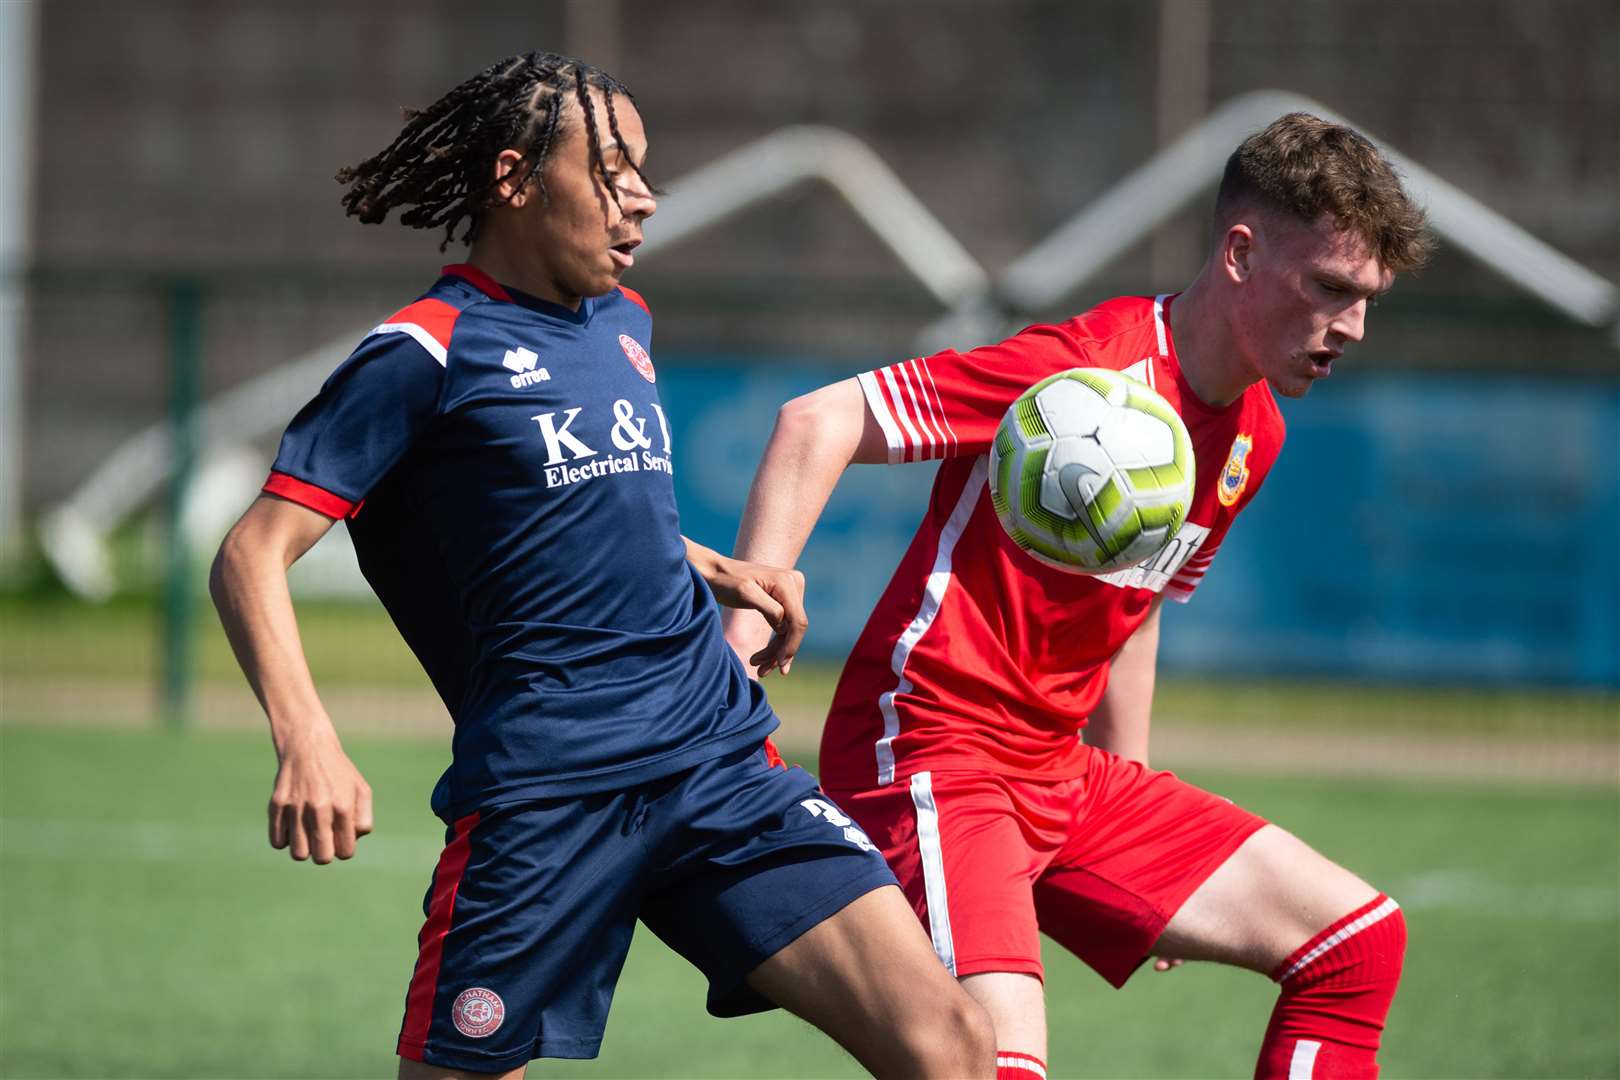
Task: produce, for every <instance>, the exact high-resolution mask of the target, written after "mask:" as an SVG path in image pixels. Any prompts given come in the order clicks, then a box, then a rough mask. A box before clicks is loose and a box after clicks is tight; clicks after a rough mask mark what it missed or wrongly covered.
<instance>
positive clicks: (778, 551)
mask: <svg viewBox="0 0 1620 1080" xmlns="http://www.w3.org/2000/svg"><path fill="white" fill-rule="evenodd" d="M888 460H889V450H888V442H887V440H886V439H885V437H884V434H883V429H882V428H881V427H879V426H878V422H877V420H876V418H874V417H873V416H872V414H871V412H870V411H869V410H868V408H867V404H866V395H865V394H863V393H862V392H861V386H860V383H859V382H858V381H856V380H855V379H845V380H843V381H842V382H836V383H832V384H831V385H828V386H824V387H822V388H821V389H820V390H816V391H814V392H812V393H809V394H805V395H804V396H803V397H797V398H794V399H793V400H792V401H790V402H788V403H787V404H786V405H783V406H782V407H781V408H780V409H778V410H777V413H776V427H775V428H774V429H773V430H772V431H771V438H770V441H769V442H768V443H767V444H766V445H765V454H764V456H763V457H762V458H761V459H760V463H759V468H758V470H756V471H755V473H754V482H753V484H752V485H751V486H750V487H749V489H748V502H747V505H746V506H745V507H744V508H743V516H742V525H741V527H740V528H739V529H738V531H737V547H736V551H735V553H736V556H737V558H739V559H744V560H747V561H749V562H754V563H764V564H766V565H769V566H792V565H794V563H796V562H797V561H798V559H799V554H800V552H802V551H803V550H804V544H805V541H806V540H808V539H809V538H810V533H811V531H812V530H813V529H814V528H815V526H816V521H817V520H819V519H820V517H821V511H822V509H823V508H824V507H825V506H826V505H827V499H828V498H829V497H830V496H831V495H832V492H833V488H835V487H836V486H837V485H838V478H839V477H840V476H842V475H843V473H844V470H845V469H846V468H848V467H849V466H850V465H851V464H854V463H863V464H882V463H886V462H887V461H888ZM726 614H727V619H726V639H727V640H728V641H730V642H731V647H732V648H733V649H735V650H736V651H737V654H738V655H739V656H742V657H750V656H752V655H754V654H755V653H756V652H757V651H758V650H759V649H760V648H762V647H764V645H765V644H766V642H767V640H768V639H769V637H770V627H769V625H768V624H767V623H766V622H765V620H764V618H762V617H761V616H759V615H757V614H754V613H752V612H749V611H730V612H727V613H726Z"/></svg>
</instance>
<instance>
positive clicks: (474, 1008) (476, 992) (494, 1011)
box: [450, 986, 506, 1039]
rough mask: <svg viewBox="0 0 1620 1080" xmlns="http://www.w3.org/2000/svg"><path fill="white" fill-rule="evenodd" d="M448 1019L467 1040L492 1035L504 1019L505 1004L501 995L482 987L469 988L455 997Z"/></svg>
mask: <svg viewBox="0 0 1620 1080" xmlns="http://www.w3.org/2000/svg"><path fill="white" fill-rule="evenodd" d="M450 1019H451V1020H452V1021H453V1022H454V1023H455V1025H456V1030H457V1031H459V1032H461V1033H462V1034H463V1035H465V1036H467V1038H469V1039H482V1038H483V1037H484V1036H486V1035H493V1034H495V1031H496V1029H497V1028H499V1027H500V1026H501V1021H502V1020H505V1019H506V1003H505V1002H504V1001H502V1000H501V995H499V994H497V993H496V992H495V991H493V990H486V989H484V988H483V987H482V986H473V987H469V988H468V989H466V990H463V991H462V992H461V993H459V994H457V995H456V1001H455V1004H454V1005H451V1006H450Z"/></svg>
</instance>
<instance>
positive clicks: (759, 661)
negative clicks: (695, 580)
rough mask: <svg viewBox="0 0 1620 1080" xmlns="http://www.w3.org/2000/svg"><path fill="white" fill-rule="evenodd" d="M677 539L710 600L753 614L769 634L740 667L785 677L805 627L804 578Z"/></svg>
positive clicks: (762, 673)
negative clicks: (776, 672)
mask: <svg viewBox="0 0 1620 1080" xmlns="http://www.w3.org/2000/svg"><path fill="white" fill-rule="evenodd" d="M681 539H682V540H683V541H684V542H685V543H686V561H687V562H689V563H691V564H692V566H693V567H694V568H695V569H696V570H697V572H698V574H699V575H700V576H701V577H702V578H703V580H704V581H705V582H707V583H708V586H709V591H710V592H712V593H714V598H715V600H716V601H717V602H718V603H720V604H722V605H724V606H725V607H727V608H730V609H732V610H733V611H738V610H741V611H749V612H754V613H757V614H758V616H759V617H760V618H761V619H763V620H764V621H765V623H766V624H767V625H768V626H769V627H770V628H771V630H772V631H773V633H772V635H771V637H770V641H769V643H768V644H766V645H765V646H764V647H762V648H760V649H758V650H756V651H754V652H753V653H752V654H751V655H748V656H746V657H743V660H744V661H745V663H746V664H747V665H749V666H751V667H754V668H755V669H756V674H757V676H758V677H760V678H763V677H764V676H765V673H766V672H768V671H770V670H771V669H772V668H777V667H779V668H781V669H782V674H784V675H786V674H787V673H788V671H789V670H790V669H791V668H792V667H793V657H794V655H795V654H797V653H798V651H799V643H800V642H802V641H803V640H804V634H805V631H806V630H808V629H809V628H810V620H809V619H808V618H807V617H806V616H805V614H804V575H803V574H801V573H799V572H798V571H797V570H784V569H782V568H781V567H778V566H766V565H765V564H763V563H755V562H747V561H745V560H743V559H730V558H727V557H726V556H724V555H722V554H720V553H719V552H718V551H715V550H714V549H713V548H706V547H704V546H703V545H702V544H700V543H698V542H697V541H696V540H693V539H691V538H690V537H686V536H683V537H681Z"/></svg>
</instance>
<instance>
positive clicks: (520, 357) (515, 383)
mask: <svg viewBox="0 0 1620 1080" xmlns="http://www.w3.org/2000/svg"><path fill="white" fill-rule="evenodd" d="M539 363H540V355H539V354H538V353H536V352H535V351H534V350H532V349H525V348H523V347H522V346H519V347H518V348H516V349H507V350H506V358H505V359H504V360H502V361H501V364H502V366H504V367H505V368H507V369H508V370H509V371H511V372H513V375H512V389H514V390H521V389H523V388H524V387H525V386H533V385H534V384H535V383H542V382H550V381H551V372H549V371H547V370H546V369H545V368H543V367H536V365H537V364H539Z"/></svg>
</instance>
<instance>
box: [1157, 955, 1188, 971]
mask: <svg viewBox="0 0 1620 1080" xmlns="http://www.w3.org/2000/svg"><path fill="white" fill-rule="evenodd" d="M1186 962H1187V961H1185V960H1169V959H1166V958H1165V957H1162V956H1161V957H1158V958H1156V959H1155V960H1154V961H1153V970H1154V971H1174V970H1176V968H1178V967H1180V966H1181V965H1182V964H1185V963H1186Z"/></svg>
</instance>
